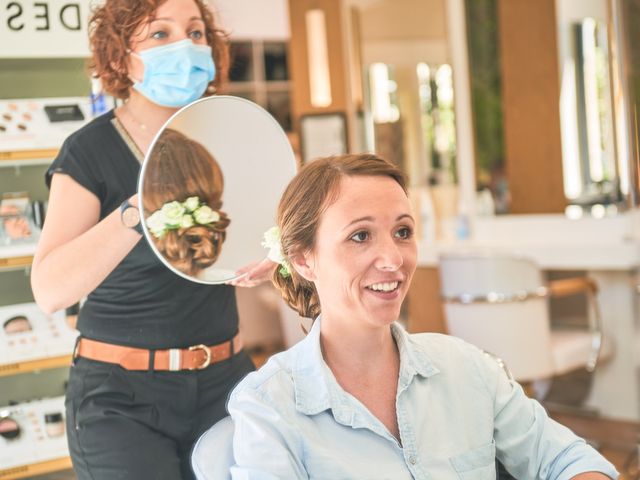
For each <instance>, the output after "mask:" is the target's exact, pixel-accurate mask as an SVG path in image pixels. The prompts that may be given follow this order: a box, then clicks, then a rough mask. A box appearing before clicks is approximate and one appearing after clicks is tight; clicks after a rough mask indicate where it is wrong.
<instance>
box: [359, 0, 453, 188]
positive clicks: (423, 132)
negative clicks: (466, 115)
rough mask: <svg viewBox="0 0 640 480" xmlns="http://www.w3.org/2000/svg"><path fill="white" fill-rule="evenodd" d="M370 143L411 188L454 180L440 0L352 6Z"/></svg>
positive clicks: (450, 95)
mask: <svg viewBox="0 0 640 480" xmlns="http://www.w3.org/2000/svg"><path fill="white" fill-rule="evenodd" d="M353 3H354V5H355V6H354V7H353V8H355V9H357V16H356V18H357V21H358V29H357V30H358V34H359V35H358V38H357V39H355V41H356V42H358V47H359V48H358V51H359V53H360V60H361V65H360V68H361V69H362V72H363V75H362V79H363V81H362V83H363V85H362V90H363V99H364V101H363V109H364V112H365V115H364V118H365V120H366V122H365V129H366V130H367V133H368V135H367V137H366V138H367V145H366V147H367V148H368V149H370V150H375V151H376V152H378V153H379V154H381V155H382V156H384V157H385V158H388V159H389V160H391V161H393V162H395V163H397V164H398V165H399V166H400V167H401V168H402V169H403V170H404V171H405V173H406V174H407V176H408V178H409V182H410V184H411V185H414V186H420V185H427V184H429V183H431V184H432V185H436V184H438V185H439V184H447V185H452V184H455V183H456V173H455V172H456V167H455V165H456V139H455V118H454V114H453V101H454V92H453V72H452V70H451V66H450V64H451V62H450V58H449V51H448V46H447V32H446V28H445V25H446V17H445V14H446V9H445V2H444V1H442V0H420V1H418V0H400V1H398V0H395V1H392V0H379V1H369V2H357V1H356V2H353Z"/></svg>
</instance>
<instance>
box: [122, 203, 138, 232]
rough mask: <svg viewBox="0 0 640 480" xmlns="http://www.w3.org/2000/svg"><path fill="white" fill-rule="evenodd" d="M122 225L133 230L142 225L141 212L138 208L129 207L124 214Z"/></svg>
mask: <svg viewBox="0 0 640 480" xmlns="http://www.w3.org/2000/svg"><path fill="white" fill-rule="evenodd" d="M122 223H124V226H125V227H129V228H133V227H135V226H136V225H138V223H140V212H138V209H137V208H136V207H129V208H127V209H126V210H125V211H124V212H122Z"/></svg>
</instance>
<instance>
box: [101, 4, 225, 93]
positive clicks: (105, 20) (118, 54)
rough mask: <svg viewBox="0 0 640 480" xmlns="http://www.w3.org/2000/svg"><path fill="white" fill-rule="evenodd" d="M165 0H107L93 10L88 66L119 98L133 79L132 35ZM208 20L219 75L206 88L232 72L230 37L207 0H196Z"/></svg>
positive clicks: (215, 85)
mask: <svg viewBox="0 0 640 480" xmlns="http://www.w3.org/2000/svg"><path fill="white" fill-rule="evenodd" d="M165 1H166V0H106V1H105V2H104V4H103V5H101V6H100V7H98V8H96V9H94V10H93V12H92V15H91V19H90V20H89V43H90V45H91V51H92V54H93V58H92V59H91V60H90V62H89V68H90V69H91V71H92V72H93V74H94V75H96V76H97V77H99V78H100V80H101V81H102V86H103V88H104V90H105V91H106V92H107V93H110V94H111V95H113V96H115V97H116V98H121V99H126V98H128V97H129V94H130V90H131V87H132V86H133V82H132V81H131V79H130V78H129V76H128V72H127V65H126V58H127V55H128V52H129V50H130V48H131V39H132V37H133V34H134V33H135V32H136V31H137V30H138V28H139V27H140V26H141V25H143V24H144V23H146V22H147V21H148V20H149V19H150V18H152V16H153V14H154V12H155V11H156V10H157V9H158V7H159V6H160V5H162V4H163V3H164V2H165ZM193 1H194V2H195V3H196V5H197V6H198V9H199V10H200V14H201V15H202V19H203V21H204V24H205V37H206V39H207V44H208V45H209V46H210V47H211V55H212V56H213V61H214V63H215V66H216V72H217V74H216V78H214V79H213V81H212V82H211V83H210V84H209V87H210V88H208V89H207V91H209V90H212V88H211V87H213V89H219V88H220V87H221V86H222V85H223V84H224V82H226V80H227V78H228V74H229V39H228V35H227V33H226V32H225V31H223V30H221V29H219V28H218V27H217V26H216V23H215V20H214V18H213V13H212V12H211V10H210V9H209V8H208V7H207V5H206V4H205V2H204V0H193Z"/></svg>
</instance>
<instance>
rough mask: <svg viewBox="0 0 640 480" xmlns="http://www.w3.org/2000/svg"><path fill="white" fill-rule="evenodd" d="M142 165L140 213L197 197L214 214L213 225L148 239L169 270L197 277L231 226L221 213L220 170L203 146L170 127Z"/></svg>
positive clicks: (211, 260) (214, 256)
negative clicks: (168, 264)
mask: <svg viewBox="0 0 640 480" xmlns="http://www.w3.org/2000/svg"><path fill="white" fill-rule="evenodd" d="M148 162H149V164H148V165H147V167H146V170H145V177H144V182H143V196H144V197H143V202H144V208H145V211H146V212H148V213H151V212H154V211H156V210H159V209H160V208H162V205H164V204H165V203H167V202H171V201H174V200H176V201H179V202H183V201H185V200H186V199H187V198H189V197H194V196H197V197H198V198H199V199H200V201H201V202H203V203H204V204H205V205H207V206H209V207H210V208H211V209H212V210H215V211H216V212H218V214H219V216H220V218H219V220H217V221H215V222H212V223H209V224H206V225H200V224H195V225H193V226H191V227H187V228H179V229H177V230H169V231H167V232H165V234H164V235H163V236H162V237H161V238H159V239H156V238H154V241H155V245H156V247H157V249H158V250H159V251H160V252H161V253H162V254H163V255H164V257H165V258H166V259H167V260H168V261H169V262H170V263H171V264H172V265H173V266H174V267H175V268H177V269H178V270H180V271H181V272H184V273H186V274H187V275H197V274H198V272H200V270H202V269H204V268H207V267H210V266H211V265H213V264H214V263H215V261H216V260H217V259H218V257H219V256H220V252H221V250H222V244H223V243H224V240H225V238H226V229H227V227H228V226H229V224H230V222H231V221H230V219H229V217H228V216H227V214H226V213H225V212H223V211H221V208H222V192H223V189H224V179H223V176H222V171H221V170H220V166H219V165H218V162H216V160H215V159H214V158H213V156H212V155H211V154H210V153H209V151H208V150H207V149H206V148H205V147H204V146H203V145H201V144H200V143H198V142H196V141H195V140H192V139H190V138H188V137H187V136H185V135H184V134H182V133H180V132H178V131H176V130H172V129H165V130H164V131H163V132H162V134H161V135H160V137H159V138H158V140H157V141H156V143H155V144H154V146H153V151H152V153H151V155H150V157H149V160H148Z"/></svg>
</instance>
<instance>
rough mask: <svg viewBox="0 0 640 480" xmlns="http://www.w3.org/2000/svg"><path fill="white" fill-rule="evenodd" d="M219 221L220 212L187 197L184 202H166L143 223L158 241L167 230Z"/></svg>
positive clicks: (195, 198) (196, 199) (198, 199)
mask: <svg viewBox="0 0 640 480" xmlns="http://www.w3.org/2000/svg"><path fill="white" fill-rule="evenodd" d="M219 221H220V212H217V211H215V210H212V209H211V207H209V206H208V205H206V204H204V203H202V202H201V201H200V198H198V197H197V196H196V197H189V198H187V199H186V200H185V201H184V202H178V201H177V200H174V201H171V202H167V203H165V204H164V205H162V207H160V210H156V211H155V212H153V213H152V214H151V215H149V216H148V217H147V218H146V220H145V222H146V224H147V228H148V229H149V231H150V232H151V234H152V235H153V236H154V237H156V238H158V239H160V238H162V237H163V236H164V234H165V233H167V231H169V230H179V229H186V228H191V227H193V226H194V225H195V224H196V223H197V224H199V225H208V224H212V223H215V222H219Z"/></svg>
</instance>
